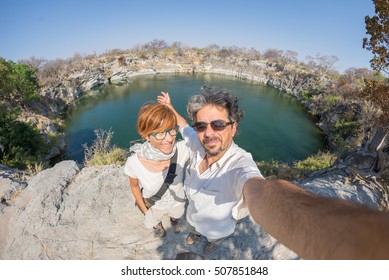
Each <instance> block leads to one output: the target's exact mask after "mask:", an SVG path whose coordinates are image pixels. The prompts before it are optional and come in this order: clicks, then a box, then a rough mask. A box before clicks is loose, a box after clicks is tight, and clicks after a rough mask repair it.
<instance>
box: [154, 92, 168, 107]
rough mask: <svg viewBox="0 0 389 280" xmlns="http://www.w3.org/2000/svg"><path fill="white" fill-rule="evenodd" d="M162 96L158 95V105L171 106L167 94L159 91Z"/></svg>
mask: <svg viewBox="0 0 389 280" xmlns="http://www.w3.org/2000/svg"><path fill="white" fill-rule="evenodd" d="M161 94H162V95H158V97H157V101H158V103H159V104H165V105H171V101H170V96H169V93H168V92H163V91H161Z"/></svg>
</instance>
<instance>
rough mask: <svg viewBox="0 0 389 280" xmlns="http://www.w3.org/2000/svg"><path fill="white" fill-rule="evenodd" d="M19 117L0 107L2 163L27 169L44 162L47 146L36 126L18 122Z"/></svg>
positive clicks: (0, 161) (15, 112)
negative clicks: (43, 157)
mask: <svg viewBox="0 0 389 280" xmlns="http://www.w3.org/2000/svg"><path fill="white" fill-rule="evenodd" d="M17 115H18V112H17V111H15V110H14V111H6V109H5V108H4V107H2V106H0V163H2V164H5V165H8V166H10V167H14V168H19V169H25V168H27V167H28V166H29V165H34V164H36V163H38V162H41V161H42V155H43V152H44V151H43V149H44V148H43V147H45V145H44V144H43V143H42V139H41V137H40V135H39V132H38V131H37V130H36V129H35V128H34V126H33V125H31V124H29V123H24V122H20V121H18V120H17V119H16V118H17Z"/></svg>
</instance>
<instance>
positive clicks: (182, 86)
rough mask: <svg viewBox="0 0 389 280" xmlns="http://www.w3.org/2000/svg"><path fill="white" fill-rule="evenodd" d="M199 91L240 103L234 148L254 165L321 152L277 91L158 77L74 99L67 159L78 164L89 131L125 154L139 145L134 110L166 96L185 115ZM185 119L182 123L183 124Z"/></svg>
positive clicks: (234, 82) (203, 77)
mask: <svg viewBox="0 0 389 280" xmlns="http://www.w3.org/2000/svg"><path fill="white" fill-rule="evenodd" d="M203 85H209V86H214V87H217V88H223V89H226V90H228V91H230V92H232V93H233V94H234V95H236V96H238V97H239V98H240V105H241V107H242V109H243V110H244V112H245V115H244V118H243V120H242V121H241V122H240V124H239V126H238V132H239V133H238V135H237V136H236V137H235V142H236V143H237V144H238V145H239V146H241V147H242V148H244V149H246V150H247V151H249V152H251V153H252V155H253V158H254V159H255V160H257V161H260V160H265V161H269V160H272V159H274V160H279V161H283V162H289V163H290V162H293V161H296V160H301V159H304V158H306V157H307V156H309V155H312V154H315V153H316V152H317V151H319V150H324V149H325V144H324V135H323V133H322V132H321V131H320V130H319V128H318V127H317V126H316V125H315V123H314V120H313V118H312V117H311V116H310V115H309V114H308V113H307V112H306V110H305V108H304V106H303V105H301V104H300V103H299V102H298V101H297V100H296V99H295V98H293V97H291V96H288V95H287V94H285V93H283V92H281V91H280V90H277V89H274V88H271V87H268V86H264V85H261V84H258V83H254V82H251V81H244V80H240V79H236V78H233V77H229V76H224V75H216V74H193V75H192V74H159V75H144V76H138V77H134V78H132V79H131V80H129V81H128V82H126V83H124V84H122V85H120V86H118V85H107V86H104V87H101V88H99V89H98V90H94V91H91V92H90V93H87V94H85V95H84V96H83V97H82V98H80V99H79V100H78V101H77V102H76V104H75V106H73V107H72V108H71V109H70V110H69V112H68V115H67V118H66V121H65V134H66V141H67V151H66V154H67V158H69V159H73V160H76V161H78V162H82V160H83V157H84V149H83V147H82V145H83V144H87V145H88V146H90V145H91V144H92V142H93V140H94V139H95V134H94V130H95V129H99V128H102V129H104V130H107V131H108V130H109V129H112V131H113V132H114V134H113V139H112V144H115V145H117V146H119V147H122V148H125V149H128V148H129V146H130V141H133V140H136V139H139V138H140V137H139V135H138V134H137V131H136V119H137V115H138V111H139V108H140V107H141V106H142V105H143V104H144V103H146V102H148V101H156V99H157V96H158V95H159V94H160V92H161V91H165V92H169V94H170V96H171V99H172V103H173V105H174V106H175V108H176V110H177V111H178V112H179V113H180V114H181V115H183V116H185V117H186V116H187V115H186V103H187V101H188V98H189V97H190V96H191V95H194V94H197V93H199V92H200V91H201V87H202V86H203ZM186 119H188V118H186Z"/></svg>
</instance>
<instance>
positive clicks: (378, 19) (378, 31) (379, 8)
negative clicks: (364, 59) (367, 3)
mask: <svg viewBox="0 0 389 280" xmlns="http://www.w3.org/2000/svg"><path fill="white" fill-rule="evenodd" d="M373 3H374V6H375V12H376V15H375V16H373V17H369V16H366V17H365V24H366V34H367V35H369V36H370V38H367V37H365V38H363V45H362V47H363V48H365V49H367V50H369V51H371V52H372V53H373V58H372V59H371V60H370V65H371V67H372V68H373V69H374V70H377V71H383V72H385V73H389V0H373Z"/></svg>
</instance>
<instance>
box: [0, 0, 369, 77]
mask: <svg viewBox="0 0 389 280" xmlns="http://www.w3.org/2000/svg"><path fill="white" fill-rule="evenodd" d="M0 7H1V8H0V10H1V17H0V56H2V57H4V58H5V59H7V60H13V61H18V60H19V59H23V58H29V57H31V56H35V57H43V58H47V59H56V58H68V57H71V56H73V55H74V54H75V53H80V54H93V53H96V54H101V53H103V52H105V51H106V50H109V49H123V50H125V49H129V48H132V47H134V46H135V45H137V44H143V43H146V42H149V41H151V40H153V39H162V40H165V41H166V42H167V43H169V44H170V43H173V42H176V41H177V42H181V43H183V44H185V45H187V46H189V47H192V46H193V47H206V46H208V45H210V44H212V43H215V44H218V45H220V46H238V47H245V48H251V47H253V48H255V49H257V50H259V51H261V52H263V51H265V50H266V49H269V48H275V49H280V50H284V51H286V50H292V51H295V52H297V53H298V55H299V56H298V58H299V60H304V58H305V57H306V56H308V55H310V56H315V55H316V54H318V53H319V54H320V55H336V56H337V57H338V58H339V59H340V60H339V62H337V63H336V64H335V68H337V69H338V70H339V71H343V70H345V69H347V68H349V67H369V60H370V59H371V57H372V55H371V53H370V52H369V51H366V50H365V49H363V48H362V38H363V37H365V23H364V18H365V16H366V15H369V16H372V15H374V5H373V2H372V0H352V1H349V0H266V1H265V0H240V1H238V0H235V1H232V0H224V1H222V0H214V1H212V0H187V1H185V0H164V1H161V0H132V1H130V0H76V1H75V0H66V1H65V0H56V1H54V0H0Z"/></svg>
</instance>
